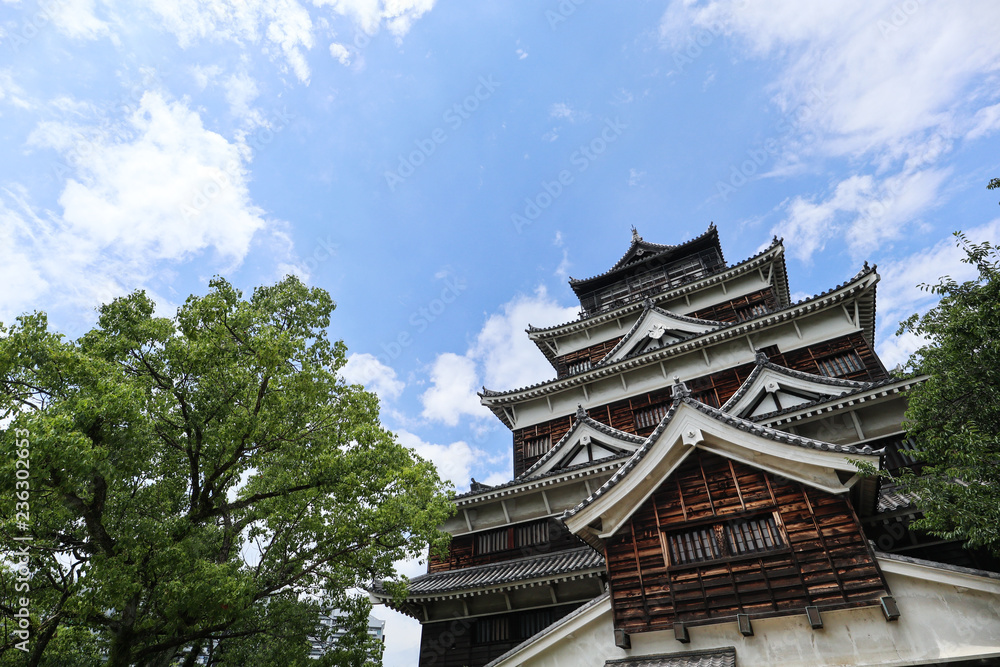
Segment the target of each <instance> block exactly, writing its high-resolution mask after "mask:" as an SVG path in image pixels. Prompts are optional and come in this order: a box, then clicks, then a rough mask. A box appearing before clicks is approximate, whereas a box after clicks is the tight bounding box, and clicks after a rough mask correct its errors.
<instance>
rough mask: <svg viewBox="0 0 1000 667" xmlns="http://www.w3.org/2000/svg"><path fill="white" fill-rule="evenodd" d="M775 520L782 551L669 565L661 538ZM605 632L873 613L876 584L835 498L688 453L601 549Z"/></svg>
mask: <svg viewBox="0 0 1000 667" xmlns="http://www.w3.org/2000/svg"><path fill="white" fill-rule="evenodd" d="M773 512H777V516H778V517H780V522H779V524H780V525H781V526H783V528H781V529H780V530H783V532H784V538H783V539H784V543H785V546H784V547H782V548H779V549H776V550H773V551H769V552H765V553H759V554H745V555H742V556H732V557H727V558H723V559H720V560H715V561H710V562H704V563H688V564H686V565H671V564H669V556H668V555H667V549H668V547H667V545H666V539H665V537H664V536H665V535H667V534H670V533H671V531H677V530H678V529H682V530H683V529H684V528H686V527H688V528H689V527H694V526H705V525H718V524H720V523H721V524H725V523H726V522H739V521H745V520H746V519H747V518H751V517H755V516H757V517H759V516H762V515H766V514H769V513H773ZM606 558H607V562H608V571H609V576H610V585H611V591H612V600H613V608H614V618H615V627H618V628H624V629H625V630H626V631H628V632H643V631H649V630H663V629H668V628H671V627H673V624H674V623H675V622H682V623H693V624H697V623H705V622H721V621H724V620H735V615H736V614H738V613H746V614H751V615H753V616H758V617H759V616H776V615H784V614H791V613H804V608H805V607H806V606H810V605H816V606H819V607H820V608H821V610H822V609H833V608H845V607H852V606H863V605H871V604H877V603H878V599H879V598H880V597H881V596H883V595H885V594H886V592H885V591H886V586H885V582H884V580H883V578H882V576H881V573H880V572H879V570H878V568H877V567H876V565H875V562H874V559H873V557H872V554H871V552H870V551H869V549H868V545H867V542H866V540H865V536H864V534H863V533H862V530H861V526H860V524H859V522H858V519H857V517H856V516H855V513H854V511H853V509H852V508H851V506H850V505H849V504H848V502H847V500H846V499H845V498H841V497H838V496H834V495H832V494H828V493H824V492H821V491H817V490H816V489H813V488H811V487H806V486H804V485H802V484H799V483H798V482H793V481H790V480H787V479H779V478H777V477H776V476H775V475H772V474H769V473H765V472H763V471H760V470H757V469H755V468H752V467H750V466H747V465H743V464H741V463H734V462H731V461H729V460H728V459H725V458H722V457H719V456H715V455H712V454H707V453H704V452H701V451H695V452H694V453H693V454H691V456H690V457H689V458H688V459H687V460H686V461H685V462H684V464H682V466H681V467H680V468H679V469H678V470H677V471H676V472H675V473H674V474H673V475H672V476H671V477H670V478H669V479H667V480H665V481H664V483H663V484H662V485H661V486H660V488H659V489H658V490H657V491H656V492H655V493H654V494H653V496H651V497H650V499H649V500H647V501H646V502H645V503H644V504H643V505H642V506H641V507H640V508H639V509H638V510H637V511H636V512H635V514H634V515H633V516H632V519H631V521H630V522H629V524H627V525H626V526H624V527H623V528H622V529H621V530H620V531H619V533H618V534H617V535H615V536H614V537H612V538H611V539H609V540H608V541H607V543H606Z"/></svg>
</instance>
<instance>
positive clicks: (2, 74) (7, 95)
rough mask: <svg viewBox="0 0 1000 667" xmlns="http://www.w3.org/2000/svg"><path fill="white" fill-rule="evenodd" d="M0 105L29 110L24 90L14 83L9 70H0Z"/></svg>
mask: <svg viewBox="0 0 1000 667" xmlns="http://www.w3.org/2000/svg"><path fill="white" fill-rule="evenodd" d="M0 104H13V105H14V106H16V107H20V108H22V109H30V108H31V107H32V104H31V102H29V101H28V99H27V95H26V94H25V92H24V89H23V88H21V86H19V85H18V84H17V82H16V81H14V77H13V76H12V75H11V71H10V69H0Z"/></svg>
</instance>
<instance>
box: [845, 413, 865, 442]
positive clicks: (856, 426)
mask: <svg viewBox="0 0 1000 667" xmlns="http://www.w3.org/2000/svg"><path fill="white" fill-rule="evenodd" d="M848 414H850V415H851V421H853V422H854V430H855V431H857V433H858V439H859V440H864V439H865V432H864V431H862V430H861V420H860V419H858V414H857V412H855V411H854V410H851V411H850V412H849V413H848Z"/></svg>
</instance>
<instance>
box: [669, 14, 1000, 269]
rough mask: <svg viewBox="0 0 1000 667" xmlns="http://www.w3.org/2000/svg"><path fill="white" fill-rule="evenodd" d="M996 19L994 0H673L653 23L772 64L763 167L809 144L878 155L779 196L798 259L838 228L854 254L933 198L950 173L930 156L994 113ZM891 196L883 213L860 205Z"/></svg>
mask: <svg viewBox="0 0 1000 667" xmlns="http://www.w3.org/2000/svg"><path fill="white" fill-rule="evenodd" d="M998 22H1000V5H998V4H997V3H995V2H991V1H990V0H973V1H970V2H968V3H965V4H963V5H962V7H961V9H956V7H954V6H952V5H948V4H947V3H936V2H926V1H921V0H915V1H914V2H911V3H897V2H893V1H892V0H880V1H879V2H871V1H870V0H847V1H845V2H839V3H819V4H815V3H813V4H805V5H804V4H802V3H800V2H794V1H793V0H776V1H775V2H769V3H747V2H746V1H745V0H709V1H707V2H694V1H691V0H675V1H674V2H673V3H672V4H671V5H670V7H669V8H668V10H667V11H666V12H665V14H664V15H663V18H662V21H661V25H660V28H661V35H662V37H663V41H664V43H665V45H667V46H668V47H672V48H675V49H678V50H680V49H682V48H683V47H684V46H685V45H687V44H688V43H689V40H691V39H693V38H694V37H697V36H702V35H709V36H710V37H711V38H712V39H713V40H714V39H721V38H724V37H728V38H730V39H731V40H732V41H733V42H734V43H735V44H736V45H737V48H739V49H741V50H742V51H743V53H744V54H745V55H746V56H747V57H751V58H765V57H766V58H770V59H772V60H773V61H775V62H776V63H777V65H778V71H779V74H778V75H777V76H776V78H775V79H774V81H773V82H772V84H771V86H770V93H771V97H772V102H773V104H774V105H775V107H776V108H777V110H778V111H779V113H780V114H781V117H782V120H781V122H780V123H778V126H777V127H778V128H779V130H780V136H775V137H772V139H775V140H778V143H779V145H780V146H781V150H782V153H781V155H780V156H779V157H778V159H777V160H776V164H775V165H774V166H773V168H772V169H771V170H770V173H769V174H768V176H772V177H774V176H781V175H785V174H788V173H792V172H795V171H801V170H802V169H803V168H809V165H810V164H815V162H810V160H811V159H812V158H817V157H818V158H822V157H836V158H846V159H848V160H852V161H856V160H860V159H864V160H868V161H870V162H871V163H873V164H874V165H875V173H874V175H859V176H854V177H851V178H848V179H844V180H842V181H841V182H840V183H838V184H836V185H834V186H833V187H832V191H831V192H830V193H828V194H827V195H826V196H813V197H799V198H796V199H795V200H793V201H792V202H791V203H790V204H789V205H788V207H787V209H786V217H785V219H784V220H783V221H782V222H781V223H780V224H779V225H778V227H777V228H775V230H774V231H775V232H776V233H779V234H784V235H786V238H787V237H794V243H795V244H796V249H795V252H796V253H797V254H798V256H799V257H801V258H802V259H808V258H810V257H811V256H812V254H813V253H814V252H816V251H818V250H820V249H822V248H823V246H824V243H825V242H826V241H827V240H828V239H830V238H833V237H834V236H835V235H840V234H844V233H846V234H847V236H848V241H849V243H850V245H851V249H852V252H853V253H855V254H856V253H857V252H858V249H859V248H862V247H864V249H865V251H866V252H870V251H871V250H872V249H876V248H878V247H879V246H880V244H882V243H883V242H884V241H886V240H889V239H892V238H897V237H901V236H902V235H903V234H905V233H907V232H908V231H909V228H910V225H912V224H913V223H912V220H914V219H915V218H918V217H919V215H920V214H921V213H922V212H923V211H925V210H926V209H927V208H929V207H932V206H934V205H936V204H937V203H938V202H939V200H940V189H941V186H942V183H943V180H944V178H945V176H947V171H946V170H945V169H944V168H942V167H940V166H939V165H940V163H941V162H942V160H944V159H945V158H946V157H947V156H948V155H949V153H950V152H951V150H952V147H953V146H954V145H955V143H956V142H957V141H959V140H963V139H964V140H972V139H977V138H980V137H983V136H986V135H987V134H989V133H990V132H992V131H994V130H995V129H996V128H997V127H998V126H1000V110H998V109H1000V105H998V104H997V101H998V99H1000V93H998V91H997V88H996V83H995V80H996V76H997V70H998V69H1000V67H998V65H997V63H998V62H1000V41H998V40H996V39H995V38H994V37H993V34H992V33H993V32H994V30H993V27H994V26H995V25H996V24H997V23H998ZM887 200H891V202H892V205H891V206H888V207H886V211H885V213H884V214H880V215H878V216H872V215H870V214H869V213H868V209H869V208H870V207H874V208H878V207H879V205H880V204H884V203H885V202H886V201H887ZM790 240H793V239H790ZM789 246H790V247H792V243H790V244H789Z"/></svg>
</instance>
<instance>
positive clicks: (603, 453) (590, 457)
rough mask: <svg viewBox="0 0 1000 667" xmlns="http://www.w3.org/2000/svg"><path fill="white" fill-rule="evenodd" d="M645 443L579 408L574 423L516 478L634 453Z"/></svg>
mask: <svg viewBox="0 0 1000 667" xmlns="http://www.w3.org/2000/svg"><path fill="white" fill-rule="evenodd" d="M645 441H646V439H645V438H643V437H642V436H638V435H634V434H632V433H626V432H625V431H619V430H618V429H616V428H612V427H610V426H608V425H607V424H602V423H601V422H599V421H596V420H594V419H591V418H590V417H588V416H587V412H586V410H584V409H583V407H582V406H581V407H580V408H579V409H578V410H577V412H576V421H574V422H573V426H572V427H570V429H569V431H568V432H567V433H566V435H564V436H563V437H562V439H560V440H559V442H557V443H556V445H555V446H554V447H552V448H551V449H549V451H548V452H546V453H545V455H544V456H543V457H542V458H540V459H539V460H538V461H536V462H535V464H534V465H532V466H531V467H530V468H528V469H527V470H525V471H524V472H523V473H522V474H521V476H520V477H519V479H529V478H534V477H541V476H543V475H546V474H549V473H551V472H554V471H557V470H559V469H561V468H568V467H571V466H577V465H580V464H583V463H592V462H595V461H600V460H602V459H607V458H611V457H613V456H618V455H620V454H625V453H630V452H634V451H635V450H637V449H639V446H640V445H641V444H642V443H644V442H645Z"/></svg>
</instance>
